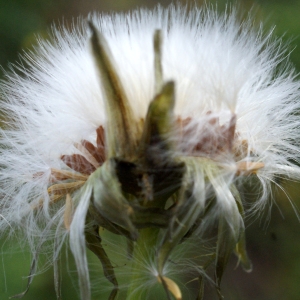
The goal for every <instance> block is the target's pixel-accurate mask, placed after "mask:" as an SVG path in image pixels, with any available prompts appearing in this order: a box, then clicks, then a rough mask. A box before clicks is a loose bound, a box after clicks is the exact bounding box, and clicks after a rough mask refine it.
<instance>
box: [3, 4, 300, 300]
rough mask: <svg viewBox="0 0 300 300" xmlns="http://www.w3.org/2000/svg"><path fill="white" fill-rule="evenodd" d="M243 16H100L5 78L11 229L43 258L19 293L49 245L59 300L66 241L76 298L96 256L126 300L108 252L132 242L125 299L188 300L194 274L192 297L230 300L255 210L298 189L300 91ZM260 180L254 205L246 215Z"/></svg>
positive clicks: (177, 12)
mask: <svg viewBox="0 0 300 300" xmlns="http://www.w3.org/2000/svg"><path fill="white" fill-rule="evenodd" d="M237 15H238V14H237V13H236V12H235V11H227V12H226V13H224V14H223V15H222V14H221V15H218V14H217V13H216V12H215V11H214V10H213V9H210V8H205V9H199V8H196V7H195V8H194V9H193V11H188V10H187V9H186V8H182V7H180V6H170V7H169V8H168V9H162V8H160V7H158V8H156V9H155V10H153V11H147V10H137V11H135V12H132V13H130V14H125V15H118V14H116V15H113V16H109V15H101V16H98V15H96V14H95V15H92V16H91V17H90V19H89V21H86V20H85V21H82V20H81V21H78V29H73V31H72V32H68V31H67V30H66V29H63V28H62V29H60V30H56V31H55V36H54V40H53V42H52V44H51V43H49V42H40V46H39V48H38V49H37V50H36V52H35V53H28V54H26V55H25V57H24V58H23V60H24V61H25V62H26V63H27V65H28V67H24V68H22V69H21V70H19V71H21V72H22V73H23V74H22V75H20V74H19V72H16V71H14V70H12V72H10V73H7V74H6V76H7V79H6V80H5V81H4V82H2V83H1V98H2V102H1V104H0V105H1V111H3V113H4V123H5V128H4V129H2V130H1V150H0V151H1V156H0V164H1V165H2V170H1V173H0V186H1V194H2V198H1V202H0V207H1V215H0V230H1V232H3V233H4V232H6V231H9V230H16V231H17V230H18V231H19V232H20V234H21V235H24V233H25V236H26V238H27V240H28V242H29V245H30V247H31V249H32V252H33V253H34V255H33V261H32V266H31V269H30V275H31V276H30V277H29V278H30V279H29V281H28V286H27V288H26V290H25V291H24V292H23V293H21V294H19V295H16V297H21V296H23V295H24V294H25V293H26V292H27V291H28V288H29V286H30V284H31V281H32V279H33V275H34V274H35V272H36V266H37V259H38V256H39V254H40V253H42V252H44V251H45V252H47V253H48V254H49V251H48V250H49V248H47V245H49V242H52V243H53V249H54V251H53V253H52V255H53V264H54V270H55V272H54V277H55V287H56V293H57V297H58V298H60V287H59V282H60V279H59V271H58V263H57V261H58V257H59V253H60V250H61V247H62V245H63V242H64V241H67V240H69V244H70V248H71V251H72V253H73V255H74V258H75V262H76V267H77V273H78V279H79V286H80V291H81V299H85V300H86V299H90V298H91V291H90V277H89V268H88V260H87V256H86V248H87V249H89V250H90V251H91V252H92V253H94V254H95V255H96V257H98V259H99V260H100V263H101V265H102V268H103V274H104V277H105V278H106V279H107V281H108V282H110V284H112V288H111V291H110V295H109V299H115V298H116V297H117V295H118V294H119V292H120V289H121V287H120V286H119V283H118V278H119V275H120V276H121V275H122V273H120V272H119V271H118V270H115V268H114V266H113V264H112V262H111V259H112V257H113V254H111V253H109V252H108V251H107V247H106V245H105V243H102V240H103V239H104V240H105V236H106V235H109V234H110V235H113V236H121V237H122V238H123V241H124V242H125V243H127V244H128V245H127V247H122V246H121V245H116V246H115V247H116V248H117V249H118V251H117V252H119V251H123V248H126V249H125V250H124V251H123V252H122V253H123V254H122V255H123V257H126V260H127V261H128V262H127V263H126V266H127V267H126V268H127V269H126V270H127V271H126V272H129V273H126V275H125V277H126V279H127V281H128V285H127V286H125V289H127V298H128V299H142V298H143V295H145V294H143V293H145V291H146V292H147V288H149V287H151V286H153V285H156V284H157V285H159V286H160V287H161V288H163V289H164V295H165V297H166V298H167V299H173V298H175V299H182V298H185V297H187V296H185V294H184V293H185V291H184V290H183V289H182V287H183V285H184V284H185V281H184V280H187V278H188V279H189V280H191V281H195V280H197V282H198V291H197V293H195V292H194V291H190V294H191V295H193V297H194V298H195V297H198V299H201V297H202V296H203V286H204V281H205V280H208V281H209V280H211V281H213V282H214V285H215V287H216V291H217V294H218V295H219V298H220V299H221V298H222V294H221V289H220V284H221V279H222V276H223V273H224V269H225V267H226V265H227V262H228V259H229V257H230V255H231V254H232V252H235V253H236V255H237V256H238V259H239V261H240V262H241V264H242V266H243V267H244V269H245V270H246V271H250V270H251V268H252V266H251V262H250V260H249V258H248V256H247V252H246V248H245V233H244V218H245V214H246V213H249V214H250V215H251V214H254V213H257V212H258V211H259V210H260V209H262V208H263V207H264V206H265V205H266V204H267V203H268V201H269V200H270V199H269V196H270V190H271V183H272V182H274V178H275V177H276V176H285V177H286V178H291V179H293V180H299V179H300V176H299V174H300V169H299V167H298V166H297V165H296V164H295V162H297V161H298V159H299V144H298V142H297V141H298V140H299V136H298V135H299V133H298V132H299V130H298V129H299V118H298V116H297V115H296V114H295V113H294V112H295V111H296V110H297V109H299V106H300V104H299V103H300V101H299V96H300V92H299V90H300V89H299V87H300V84H299V82H298V81H297V80H295V78H294V77H295V76H294V71H293V68H292V67H291V66H290V65H288V63H285V64H284V65H283V66H282V65H281V64H280V63H281V61H282V59H283V57H284V55H285V50H284V49H281V48H280V47H282V46H281V45H280V42H277V41H276V40H272V38H271V36H270V35H264V34H263V32H261V31H258V32H257V31H255V29H253V28H251V26H250V24H251V19H250V18H249V19H246V20H244V21H243V22H240V21H239V18H238V16H237ZM280 68H281V69H280ZM278 70H280V72H278ZM249 181H251V182H253V181H256V182H258V183H260V187H259V197H258V199H257V202H256V203H255V204H254V205H253V207H252V208H251V209H250V210H249V211H246V212H245V211H244V201H246V200H247V199H242V198H241V196H240V188H241V187H242V186H243V184H244V183H245V182H246V183H247V182H249ZM214 228H217V230H216V229H215V230H213V229H214ZM104 230H105V231H104ZM103 232H104V234H102V233H103ZM207 237H209V239H208V238H207ZM208 241H209V242H208ZM211 241H213V243H211ZM205 249H208V250H205ZM191 251H193V252H191ZM190 253H194V254H195V253H196V254H197V255H195V257H197V258H194V257H191V256H190ZM210 267H213V269H214V279H210V277H209V273H207V272H206V271H207V269H208V268H210ZM128 270H129V271H128ZM123 275H124V274H123ZM181 275H183V276H181ZM123 277H124V276H123ZM123 287H124V285H123V284H122V288H123ZM193 293H194V294H193Z"/></svg>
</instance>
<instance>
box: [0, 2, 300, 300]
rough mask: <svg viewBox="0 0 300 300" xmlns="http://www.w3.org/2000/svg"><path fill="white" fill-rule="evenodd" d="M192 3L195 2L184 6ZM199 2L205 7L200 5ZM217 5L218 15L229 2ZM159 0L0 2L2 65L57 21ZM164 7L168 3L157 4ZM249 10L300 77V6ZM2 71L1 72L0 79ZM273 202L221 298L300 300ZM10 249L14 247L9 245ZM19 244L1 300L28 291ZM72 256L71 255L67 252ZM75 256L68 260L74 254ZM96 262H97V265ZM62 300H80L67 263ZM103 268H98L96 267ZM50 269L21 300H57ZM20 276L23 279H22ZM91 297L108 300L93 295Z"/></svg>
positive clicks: (297, 260)
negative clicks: (244, 264)
mask: <svg viewBox="0 0 300 300" xmlns="http://www.w3.org/2000/svg"><path fill="white" fill-rule="evenodd" d="M181 2H182V3H185V4H192V3H194V1H188V0H186V1H181ZM195 2H197V3H199V4H201V3H200V2H201V1H195ZM211 2H212V3H218V9H220V10H222V9H224V7H225V3H226V1H222V0H219V1H211ZM157 3H158V1H154V0H148V1H147V0H129V1H124V0H111V1H109V0H105V1H101V0H85V1H84V0H78V1H76V0H61V1H59V0H0V65H1V66H2V67H3V69H7V68H8V64H9V62H11V63H14V62H15V61H16V60H18V54H19V53H22V51H23V50H22V49H30V48H31V47H32V46H33V45H34V44H35V36H36V35H40V36H45V37H47V30H48V29H49V27H50V25H51V24H53V23H56V24H58V23H62V22H64V23H65V24H70V23H71V22H72V19H74V18H75V19H76V17H78V16H87V14H88V13H89V12H92V11H99V12H110V11H114V12H115V11H127V10H130V9H133V8H137V7H141V6H143V7H148V8H151V7H154V6H155V5H157ZM160 3H161V4H162V5H163V6H167V5H168V4H170V3H171V1H160ZM237 3H238V4H239V6H240V7H241V8H242V9H244V10H245V11H248V10H250V9H251V8H252V9H253V11H254V12H255V16H256V19H257V22H260V21H263V22H264V23H265V28H271V27H272V26H273V25H276V27H275V30H274V34H275V35H277V36H282V40H283V42H284V43H287V42H288V43H289V49H290V50H291V51H292V53H291V55H290V58H291V61H292V62H293V63H294V65H295V67H296V69H297V71H300V47H299V46H300V36H299V34H300V18H299V13H300V1H298V0H257V1H252V0H243V1H238V2H237ZM2 75H3V70H0V77H1V76H2ZM282 185H283V187H284V188H285V189H286V190H287V191H288V193H289V195H290V198H291V199H292V201H294V203H295V204H297V203H298V205H299V206H300V201H299V195H300V185H299V184H296V183H291V182H282ZM275 198H276V204H277V205H273V207H272V208H270V210H271V214H268V212H265V214H263V215H262V216H261V217H260V218H258V220H253V219H252V220H249V221H247V224H246V225H247V231H246V232H247V248H248V251H249V256H250V258H251V260H252V262H253V265H254V268H253V272H252V273H250V274H248V273H245V272H243V271H242V269H241V268H240V267H238V268H236V266H235V264H236V259H235V258H234V257H233V258H232V260H231V261H230V264H229V266H228V268H227V271H226V273H225V275H224V281H223V285H222V288H223V292H224V295H225V299H228V300H235V299H236V300H238V299H239V300H299V299H300V224H299V221H298V220H297V217H296V215H295V213H294V211H293V209H292V207H291V205H290V203H289V200H288V198H287V197H286V196H285V195H284V193H283V192H282V191H280V190H275ZM12 244H13V246H12ZM18 247H19V248H22V246H21V245H19V244H18V241H17V240H13V243H11V241H6V239H5V237H3V238H2V240H0V258H1V260H0V299H1V300H2V299H8V297H9V296H12V295H14V294H16V293H19V292H21V291H22V290H23V289H24V288H25V286H26V279H24V277H25V276H26V275H27V274H28V270H29V266H30V257H31V256H30V253H29V252H27V251H26V249H25V251H24V250H20V251H18V250H16V248H18ZM66 255H68V252H66ZM69 256H71V254H70V255H69ZM96 263H97V262H96V261H95V264H96ZM61 265H62V272H63V282H62V290H63V299H66V300H67V299H78V298H79V296H78V292H77V291H76V289H75V288H74V285H76V279H75V281H74V279H72V272H73V271H74V270H75V268H74V266H73V265H72V260H71V262H70V264H69V265H67V264H66V262H65V261H64V259H63V261H62V264H61ZM99 268H100V266H99ZM52 274H53V270H52V268H50V269H48V270H47V271H46V272H45V273H43V274H41V275H38V276H36V278H35V279H34V281H33V284H32V286H31V288H30V291H29V293H28V294H27V295H26V296H25V297H24V299H25V300H26V299H34V300H35V299H42V300H52V299H55V293H54V286H53V276H52ZM22 278H23V279H22ZM206 292H207V293H206V297H205V299H206V300H210V299H214V298H215V296H213V295H214V294H213V289H212V288H208V289H207V291H206ZM94 299H105V298H104V297H103V298H102V297H100V296H98V297H96V298H94Z"/></svg>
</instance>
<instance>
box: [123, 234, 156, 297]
mask: <svg viewBox="0 0 300 300" xmlns="http://www.w3.org/2000/svg"><path fill="white" fill-rule="evenodd" d="M139 233H140V234H139V238H138V240H137V242H136V243H135V246H134V251H133V256H132V270H131V271H132V272H131V278H130V281H129V288H128V291H127V298H126V299H127V300H129V299H130V300H140V299H143V298H145V294H144V295H143V293H145V289H144V288H143V285H144V284H147V283H146V282H145V281H147V280H149V277H150V276H151V274H150V272H149V270H147V269H146V268H147V267H148V266H149V265H151V263H152V262H153V263H156V262H155V259H156V250H157V249H156V247H157V237H158V234H159V229H158V228H145V229H141V230H140V231H139ZM145 262H147V263H149V265H145Z"/></svg>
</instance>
